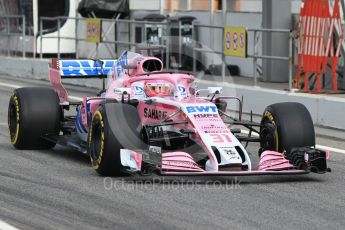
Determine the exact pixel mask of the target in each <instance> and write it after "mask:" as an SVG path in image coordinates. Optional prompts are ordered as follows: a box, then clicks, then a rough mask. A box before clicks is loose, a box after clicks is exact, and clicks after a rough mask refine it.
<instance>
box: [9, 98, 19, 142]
mask: <svg viewBox="0 0 345 230" xmlns="http://www.w3.org/2000/svg"><path fill="white" fill-rule="evenodd" d="M18 112H19V111H17V107H16V105H15V103H13V101H11V104H10V106H9V112H8V128H9V132H10V138H11V141H12V143H14V142H16V139H17V136H18V134H17V132H18V125H19V123H18V122H19V119H18Z"/></svg>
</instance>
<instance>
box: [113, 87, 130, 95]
mask: <svg viewBox="0 0 345 230" xmlns="http://www.w3.org/2000/svg"><path fill="white" fill-rule="evenodd" d="M114 92H115V93H118V94H131V93H132V89H131V88H115V90H114Z"/></svg>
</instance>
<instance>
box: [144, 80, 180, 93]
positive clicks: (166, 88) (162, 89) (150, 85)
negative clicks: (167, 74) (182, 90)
mask: <svg viewBox="0 0 345 230" xmlns="http://www.w3.org/2000/svg"><path fill="white" fill-rule="evenodd" d="M144 91H145V93H146V96H148V97H162V96H163V97H164V96H170V95H173V92H174V86H173V85H172V84H171V83H169V82H166V81H157V80H156V81H146V82H145V83H144Z"/></svg>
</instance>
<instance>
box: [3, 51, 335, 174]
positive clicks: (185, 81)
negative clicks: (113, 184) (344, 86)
mask: <svg viewBox="0 0 345 230" xmlns="http://www.w3.org/2000/svg"><path fill="white" fill-rule="evenodd" d="M162 67H163V64H162V62H161V60H159V59H157V58H155V57H147V56H143V55H140V54H136V53H132V52H127V51H126V52H124V53H123V54H122V56H121V57H120V58H119V59H118V60H59V59H53V60H52V62H51V63H50V71H49V75H50V82H51V84H52V86H53V88H39V87H30V88H19V89H16V90H14V92H13V94H12V96H11V98H10V102H9V109H8V125H9V131H10V138H11V142H12V144H13V145H14V147H15V148H17V149H49V148H52V147H54V146H55V145H56V144H61V145H65V146H69V147H72V148H74V149H76V150H78V151H80V152H82V153H85V154H88V155H89V156H90V159H91V164H92V167H93V168H94V169H95V170H96V171H97V172H98V173H99V174H100V175H104V176H108V175H113V176H119V175H126V174H131V173H139V174H145V175H148V174H151V173H157V174H160V175H234V176H237V175H281V174H305V173H309V172H316V173H324V172H326V171H329V169H328V168H327V164H326V161H327V159H328V157H329V153H328V152H324V151H322V150H318V149H316V148H315V133H314V126H313V122H312V119H311V116H310V114H309V112H308V110H307V109H306V108H305V107H304V106H303V105H302V104H299V103H291V102H287V103H278V104H273V105H270V106H268V107H267V108H266V109H265V110H264V112H263V116H262V119H261V122H260V123H256V122H253V121H252V119H250V120H248V121H245V120H243V119H242V100H241V99H239V98H236V97H233V96H222V95H221V93H222V88H220V87H209V88H208V89H206V90H205V89H199V90H198V89H197V88H196V87H195V84H194V83H193V82H194V80H195V79H194V76H193V75H191V74H189V73H180V72H178V73H174V72H163V71H162ZM62 78H66V79H72V78H77V79H80V78H102V79H103V87H104V86H105V81H106V79H107V87H106V90H102V91H101V92H100V93H99V94H98V95H97V96H85V97H83V100H82V101H81V102H73V101H69V100H68V93H67V91H66V90H65V88H64V87H63V86H62V83H61V79H62ZM104 88H105V87H104ZM202 91H204V93H205V91H206V94H208V96H201V93H202ZM234 101H235V102H236V104H237V105H236V106H235V107H234V108H230V106H228V105H230V103H229V102H231V104H234V103H233V102H234ZM227 107H229V108H227ZM71 108H73V110H71ZM237 108H239V109H237ZM235 110H236V113H235V114H236V115H235V116H230V115H229V112H230V111H232V112H233V111H235ZM71 111H76V112H74V113H73V114H72V115H67V114H68V113H71ZM238 127H240V128H238ZM241 128H245V129H246V130H248V131H247V133H246V135H244V134H243V132H242V129H241ZM248 133H249V134H248ZM253 134H256V135H253ZM249 142H257V143H260V148H259V149H258V150H257V152H258V154H259V162H258V163H257V164H256V166H253V165H252V159H251V158H250V156H249V154H248V152H247V150H246V147H247V145H248V143H249Z"/></svg>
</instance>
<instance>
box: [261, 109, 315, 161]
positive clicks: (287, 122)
mask: <svg viewBox="0 0 345 230" xmlns="http://www.w3.org/2000/svg"><path fill="white" fill-rule="evenodd" d="M260 139H261V142H260V146H261V148H260V152H259V154H261V152H263V151H265V150H273V151H277V152H284V151H286V152H287V154H289V153H290V151H291V149H292V148H296V147H312V146H315V131H314V125H313V121H312V118H311V116H310V113H309V111H308V110H307V108H306V107H305V106H304V105H302V104H300V103H295V102H284V103H277V104H272V105H270V106H268V107H267V108H266V109H265V111H264V113H263V116H262V119H261V129H260Z"/></svg>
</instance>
